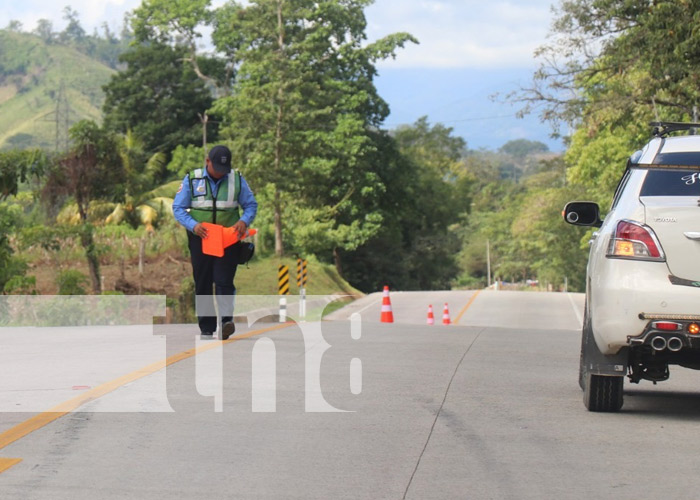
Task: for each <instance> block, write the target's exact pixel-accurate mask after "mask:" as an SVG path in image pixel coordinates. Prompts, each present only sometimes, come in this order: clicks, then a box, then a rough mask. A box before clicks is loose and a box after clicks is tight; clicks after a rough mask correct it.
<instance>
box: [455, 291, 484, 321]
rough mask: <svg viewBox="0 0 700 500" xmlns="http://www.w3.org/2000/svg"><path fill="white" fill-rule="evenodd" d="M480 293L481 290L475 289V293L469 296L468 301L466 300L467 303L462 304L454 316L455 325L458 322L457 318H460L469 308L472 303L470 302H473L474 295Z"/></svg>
mask: <svg viewBox="0 0 700 500" xmlns="http://www.w3.org/2000/svg"><path fill="white" fill-rule="evenodd" d="M480 293H481V290H477V291H476V293H475V294H474V295H472V296H471V298H470V299H469V302H467V305H466V306H464V307H463V308H462V310H461V311H459V314H458V315H457V317H456V318H455V325H456V324H457V323H459V320H461V319H462V316H464V313H465V312H467V309H469V306H471V305H472V302H474V299H476V296H477V295H479V294H480Z"/></svg>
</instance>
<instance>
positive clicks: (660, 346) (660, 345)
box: [651, 336, 683, 351]
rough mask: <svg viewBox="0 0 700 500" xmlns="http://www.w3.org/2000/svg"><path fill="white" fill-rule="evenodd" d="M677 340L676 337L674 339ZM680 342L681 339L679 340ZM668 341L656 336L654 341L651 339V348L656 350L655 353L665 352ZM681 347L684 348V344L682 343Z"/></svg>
mask: <svg viewBox="0 0 700 500" xmlns="http://www.w3.org/2000/svg"><path fill="white" fill-rule="evenodd" d="M674 338H676V337H674ZM678 340H679V341H680V339H678ZM666 345H667V344H666V339H665V338H663V337H661V336H656V337H654V338H653V339H651V348H652V349H654V350H655V351H663V350H664V349H666ZM681 347H683V344H682V343H681Z"/></svg>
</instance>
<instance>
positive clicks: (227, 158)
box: [209, 146, 231, 174]
mask: <svg viewBox="0 0 700 500" xmlns="http://www.w3.org/2000/svg"><path fill="white" fill-rule="evenodd" d="M209 159H210V160H211V164H212V165H213V166H214V170H216V171H217V172H219V173H220V174H228V173H229V172H230V171H231V151H230V150H229V149H228V148H227V147H226V146H214V147H213V148H211V151H209Z"/></svg>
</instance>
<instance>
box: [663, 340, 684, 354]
mask: <svg viewBox="0 0 700 500" xmlns="http://www.w3.org/2000/svg"><path fill="white" fill-rule="evenodd" d="M667 346H668V350H669V351H673V352H678V351H680V350H681V349H683V341H682V340H681V339H680V338H678V337H671V338H670V339H668V342H667Z"/></svg>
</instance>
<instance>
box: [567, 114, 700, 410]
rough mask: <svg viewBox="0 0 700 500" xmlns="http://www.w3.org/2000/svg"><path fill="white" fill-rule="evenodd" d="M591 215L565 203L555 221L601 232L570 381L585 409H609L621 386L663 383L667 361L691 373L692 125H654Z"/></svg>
mask: <svg viewBox="0 0 700 500" xmlns="http://www.w3.org/2000/svg"><path fill="white" fill-rule="evenodd" d="M652 125H655V129H654V135H655V137H654V138H653V139H652V140H651V141H650V142H649V143H648V144H647V145H646V146H645V147H644V149H642V150H641V151H637V152H636V153H635V154H634V155H632V156H631V157H630V159H629V161H628V163H627V168H626V169H625V172H624V174H623V176H622V179H621V180H620V182H619V184H618V186H617V189H616V191H615V196H614V198H613V202H612V207H611V209H610V212H609V213H608V214H607V215H606V217H605V220H604V221H602V220H601V219H600V215H599V214H600V211H599V207H598V205H597V204H596V203H592V202H571V203H568V204H567V205H566V207H565V208H564V219H565V220H566V221H567V222H568V223H570V224H575V225H580V226H594V227H600V229H599V230H598V231H597V232H596V233H594V234H593V237H592V240H591V249H590V255H589V260H588V268H587V272H586V307H585V314H584V321H583V332H582V343H581V366H580V376H579V383H580V385H581V388H582V389H583V390H584V403H585V405H586V407H587V408H588V409H589V410H591V411H618V410H619V409H620V408H621V407H622V403H623V381H624V377H625V375H627V376H628V377H629V379H630V381H631V382H633V383H639V382H640V380H642V379H644V380H649V381H652V382H654V383H657V382H660V381H663V380H666V379H668V377H669V368H668V367H669V365H681V366H684V367H687V368H692V369H700V136H698V135H684V136H675V137H668V134H669V133H671V132H676V131H681V130H685V131H687V130H689V129H691V128H693V125H695V126H697V127H700V125H697V124H681V123H654V124H652Z"/></svg>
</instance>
